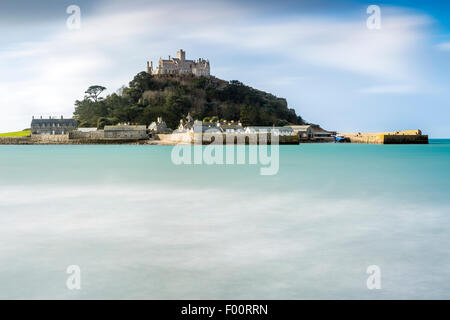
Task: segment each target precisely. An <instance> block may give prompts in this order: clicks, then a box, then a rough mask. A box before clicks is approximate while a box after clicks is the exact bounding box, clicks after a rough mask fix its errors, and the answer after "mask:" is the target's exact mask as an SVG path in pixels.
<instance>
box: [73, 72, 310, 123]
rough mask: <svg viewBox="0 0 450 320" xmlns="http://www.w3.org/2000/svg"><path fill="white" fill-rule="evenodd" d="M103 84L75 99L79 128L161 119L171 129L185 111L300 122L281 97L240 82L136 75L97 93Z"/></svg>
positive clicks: (205, 116) (245, 119) (208, 116)
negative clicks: (106, 92)
mask: <svg viewBox="0 0 450 320" xmlns="http://www.w3.org/2000/svg"><path fill="white" fill-rule="evenodd" d="M105 89H106V88H104V87H102V86H91V87H89V89H88V90H87V91H86V92H85V94H86V95H85V97H84V99H83V100H77V101H76V102H75V112H74V116H75V118H76V119H78V121H79V125H80V127H99V128H102V127H104V126H105V125H108V124H117V123H124V122H129V123H135V124H145V125H149V124H150V123H151V122H153V121H155V120H156V118H157V117H163V119H164V120H165V121H166V123H167V125H168V126H169V127H170V128H172V129H174V128H176V127H177V126H178V124H179V121H180V119H181V118H182V117H185V116H186V115H187V114H188V113H189V112H190V114H191V115H192V117H193V118H194V119H198V120H203V119H205V120H209V119H210V120H222V119H223V120H228V121H231V120H234V121H239V120H240V121H242V123H243V125H260V126H272V125H277V126H281V125H286V124H288V123H292V124H303V123H304V121H303V119H302V118H301V117H300V116H297V115H296V113H295V110H294V109H289V108H288V106H287V102H286V100H285V99H282V98H277V97H276V96H274V95H272V94H270V93H266V92H263V91H259V90H256V89H253V88H251V87H249V86H246V85H244V84H242V83H241V82H239V81H224V80H221V79H218V78H215V77H210V78H206V77H194V76H191V75H167V76H161V75H157V76H152V75H150V74H148V73H146V72H141V73H139V74H137V75H136V76H135V77H134V79H133V80H132V81H131V82H130V83H129V86H128V87H122V88H121V89H120V90H118V92H116V93H113V94H111V95H108V96H106V97H105V98H102V97H100V95H101V93H102V92H103V91H104V90H105Z"/></svg>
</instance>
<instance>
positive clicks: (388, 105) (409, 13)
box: [0, 0, 450, 138]
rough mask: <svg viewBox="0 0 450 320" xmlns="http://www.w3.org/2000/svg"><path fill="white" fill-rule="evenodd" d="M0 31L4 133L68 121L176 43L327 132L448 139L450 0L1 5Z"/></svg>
mask: <svg viewBox="0 0 450 320" xmlns="http://www.w3.org/2000/svg"><path fill="white" fill-rule="evenodd" d="M70 5H77V6H78V7H79V8H80V10H81V16H80V22H81V23H80V28H78V29H73V28H68V26H67V20H68V19H69V18H70V16H71V14H70V13H69V14H68V13H67V8H68V7H69V6H70ZM370 5H377V6H379V8H380V28H379V29H370V28H368V26H367V20H368V19H369V18H370V16H371V14H368V13H367V8H368V7H369V6H370ZM0 37H1V39H2V40H1V41H0V70H1V72H0V132H9V131H17V130H22V129H24V128H28V127H29V126H30V122H31V118H32V116H44V117H48V116H61V115H63V116H65V117H71V116H72V115H73V110H74V101H75V100H76V99H82V98H83V96H84V91H85V90H86V89H87V88H88V87H89V86H90V85H94V84H97V85H103V86H105V87H106V88H108V90H107V93H112V92H115V91H116V90H117V89H119V88H120V87H121V86H123V85H127V84H128V82H129V81H130V80H132V78H133V77H134V75H136V74H137V73H138V72H141V71H144V70H145V68H146V61H148V60H153V61H157V60H158V59H159V58H160V57H167V56H168V55H171V56H175V55H176V52H177V50H179V49H180V48H183V49H184V50H186V54H187V58H188V59H197V58H207V59H209V60H210V62H211V73H212V74H213V75H214V76H216V77H219V78H222V79H225V80H239V81H241V82H243V83H245V84H247V85H250V86H252V87H255V88H257V89H260V90H264V91H267V92H270V93H273V94H275V95H277V96H280V97H283V98H286V99H287V101H288V104H289V107H290V108H294V109H295V110H296V112H297V114H299V115H301V116H302V117H303V118H304V119H305V120H306V121H308V122H310V123H318V124H320V125H322V126H323V127H324V128H326V129H329V130H335V131H339V132H349V131H393V130H410V129H421V130H422V131H423V132H424V133H426V134H429V135H430V136H431V137H432V138H450V124H449V119H450V90H448V89H449V80H450V79H449V78H450V2H448V1H422V0H408V1H406V0H391V1H358V0H342V1H329V0H315V1H301V0H300V1H298V0H297V1H292V0H285V1H283V0H279V1H264V0H260V1H254V0H249V1H234V0H228V1H217V0H209V1H204V0H192V1H179V0H173V1H143V0H128V1H119V0H107V1H103V0H97V1H86V0H71V1H65V0H40V1H23V0H15V1H9V0H2V2H1V3H0Z"/></svg>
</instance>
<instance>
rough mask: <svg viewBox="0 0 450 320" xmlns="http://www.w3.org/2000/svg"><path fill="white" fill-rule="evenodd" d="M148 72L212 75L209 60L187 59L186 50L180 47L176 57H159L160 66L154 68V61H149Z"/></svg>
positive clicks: (198, 75)
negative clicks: (166, 58)
mask: <svg viewBox="0 0 450 320" xmlns="http://www.w3.org/2000/svg"><path fill="white" fill-rule="evenodd" d="M147 73H150V74H153V75H157V74H193V75H195V76H197V77H200V76H205V77H209V75H210V66H209V60H205V59H202V58H200V59H198V60H186V52H185V51H184V50H183V49H180V50H179V51H178V52H177V57H176V58H171V57H170V56H169V59H168V60H164V59H161V58H159V62H158V66H157V67H156V69H154V70H153V61H151V62H148V61H147Z"/></svg>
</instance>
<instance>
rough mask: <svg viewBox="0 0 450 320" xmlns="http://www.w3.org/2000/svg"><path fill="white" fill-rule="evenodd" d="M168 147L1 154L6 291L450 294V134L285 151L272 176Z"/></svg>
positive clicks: (0, 286)
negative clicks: (182, 155)
mask: <svg viewBox="0 0 450 320" xmlns="http://www.w3.org/2000/svg"><path fill="white" fill-rule="evenodd" d="M171 152H172V147H168V146H167V147H165V146H0V241H1V245H0V298H3V299H5V298H32V299H38V298H40V299H46V298H63V299H80V298H86V299H91V298H107V299H108V298H119V299H130V298H138V299H188V298H189V299H310V298H322V299H343V298H354V299H361V298H362V299H365V298H374V299H406V298H408V299H412V298H417V299H431V298H437V299H440V298H446V299H449V298H450V253H449V248H450V196H449V194H450V141H449V140H435V141H432V144H430V145H401V146H388V145H385V146H379V145H362V144H361V145H358V144H302V145H300V146H281V147H280V167H279V171H278V174H276V175H273V176H262V175H260V167H261V166H260V165H211V166H208V165H205V164H204V165H190V166H189V165H180V166H177V165H174V164H173V163H172V161H171ZM69 265H78V266H79V267H80V268H81V279H82V288H81V290H73V291H71V290H68V289H67V287H66V280H67V277H68V276H69V275H68V274H66V268H67V267H68V266H69ZM370 265H377V266H379V267H380V269H381V284H382V288H381V289H380V290H368V289H367V286H366V280H367V278H368V276H369V275H368V274H367V273H366V269H367V267H368V266H370Z"/></svg>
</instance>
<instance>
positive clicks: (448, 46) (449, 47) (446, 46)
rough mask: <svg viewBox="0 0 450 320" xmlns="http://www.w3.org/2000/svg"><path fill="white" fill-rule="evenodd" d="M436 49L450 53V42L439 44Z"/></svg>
mask: <svg viewBox="0 0 450 320" xmlns="http://www.w3.org/2000/svg"><path fill="white" fill-rule="evenodd" d="M436 47H437V48H438V49H439V50H442V51H450V42H442V43H439V44H438V45H437V46H436Z"/></svg>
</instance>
